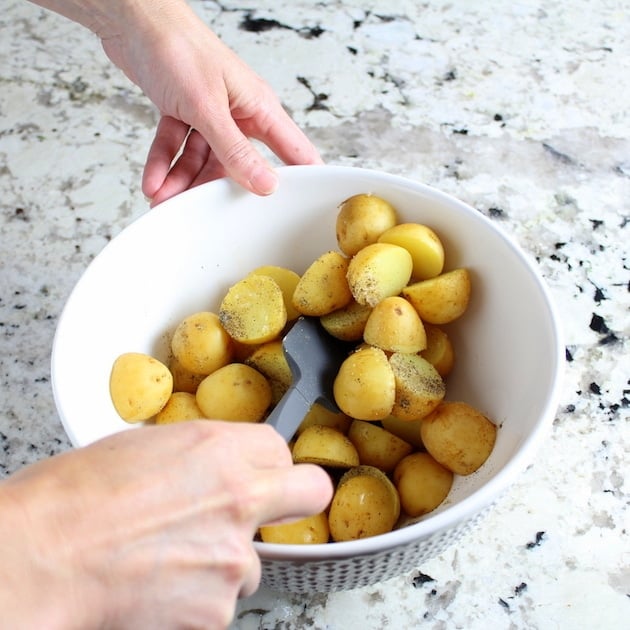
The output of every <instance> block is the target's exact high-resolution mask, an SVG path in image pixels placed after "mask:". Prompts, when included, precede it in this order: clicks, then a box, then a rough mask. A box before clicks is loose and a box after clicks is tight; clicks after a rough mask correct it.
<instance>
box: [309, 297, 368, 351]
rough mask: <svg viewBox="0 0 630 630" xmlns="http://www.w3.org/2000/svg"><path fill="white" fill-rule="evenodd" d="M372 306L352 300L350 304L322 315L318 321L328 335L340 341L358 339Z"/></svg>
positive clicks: (360, 337)
mask: <svg viewBox="0 0 630 630" xmlns="http://www.w3.org/2000/svg"><path fill="white" fill-rule="evenodd" d="M371 312H372V307H371V306H369V305H367V304H359V303H358V302H355V301H354V300H352V302H350V304H348V305H347V306H344V307H343V308H340V309H337V310H336V311H333V312H332V313H328V314H326V315H322V316H321V317H320V321H321V323H322V326H323V328H324V330H325V331H326V332H328V334H329V335H332V336H333V337H335V338H337V339H341V340H342V341H359V340H360V339H362V338H363V331H364V330H365V324H366V322H367V320H368V317H369V316H370V313H371Z"/></svg>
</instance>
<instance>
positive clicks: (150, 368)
mask: <svg viewBox="0 0 630 630" xmlns="http://www.w3.org/2000/svg"><path fill="white" fill-rule="evenodd" d="M172 392H173V376H172V375H171V373H170V371H169V369H168V368H167V367H166V365H164V364H163V363H162V362H160V361H158V360H157V359H154V358H153V357H151V356H149V355H147V354H142V353H140V352H127V353H125V354H121V355H120V356H119V357H118V358H117V359H116V360H115V361H114V364H113V365H112V369H111V373H110V378H109V393H110V396H111V399H112V403H113V404H114V408H115V409H116V411H117V412H118V415H119V416H120V417H121V418H122V419H123V420H125V421H126V422H132V423H133V422H142V421H143V420H148V419H149V418H152V417H153V416H154V415H155V414H156V413H157V412H158V411H160V409H162V407H164V405H165V404H166V402H167V401H168V399H169V397H170V395H171V393H172Z"/></svg>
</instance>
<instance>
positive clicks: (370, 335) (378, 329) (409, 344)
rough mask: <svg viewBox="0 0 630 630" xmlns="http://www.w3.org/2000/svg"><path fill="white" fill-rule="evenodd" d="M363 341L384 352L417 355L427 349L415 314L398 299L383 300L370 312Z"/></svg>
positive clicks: (422, 329) (420, 323)
mask: <svg viewBox="0 0 630 630" xmlns="http://www.w3.org/2000/svg"><path fill="white" fill-rule="evenodd" d="M363 339H364V340H365V342H366V343H369V344H370V345H372V346H376V347H377V348H381V349H382V350H385V351H387V352H408V353H412V352H420V350H424V349H425V348H426V345H427V336H426V333H425V332H424V325H423V324H422V320H421V319H420V316H419V315H418V312H417V311H416V309H415V308H414V307H413V306H412V305H411V304H410V303H409V302H408V301H407V300H405V298H402V297H400V296H398V295H393V296H390V297H386V298H385V299H384V300H382V301H381V302H379V303H378V304H377V305H376V306H375V307H374V308H373V309H372V312H371V313H370V316H369V317H368V320H367V322H366V324H365V330H364V332H363Z"/></svg>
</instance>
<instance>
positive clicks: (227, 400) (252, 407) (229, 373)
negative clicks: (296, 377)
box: [196, 363, 271, 422]
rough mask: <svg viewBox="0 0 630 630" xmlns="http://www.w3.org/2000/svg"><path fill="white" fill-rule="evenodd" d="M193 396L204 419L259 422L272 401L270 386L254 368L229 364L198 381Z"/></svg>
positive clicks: (241, 364) (239, 364)
mask: <svg viewBox="0 0 630 630" xmlns="http://www.w3.org/2000/svg"><path fill="white" fill-rule="evenodd" d="M196 398H197V404H198V405H199V409H201V411H202V413H203V415H204V416H205V417H206V418H212V419H216V420H233V421H236V422H259V421H260V420H262V419H263V417H264V415H265V412H266V411H267V409H268V407H269V405H270V404H271V385H269V382H268V381H267V379H266V378H265V377H264V376H263V375H262V374H261V373H260V372H258V371H257V370H255V369H254V368H252V367H249V366H248V365H245V364H243V363H230V364H228V365H225V366H223V367H222V368H219V369H218V370H216V371H214V372H213V373H212V374H209V375H208V376H206V378H204V379H203V381H201V383H199V387H198V388H197V394H196Z"/></svg>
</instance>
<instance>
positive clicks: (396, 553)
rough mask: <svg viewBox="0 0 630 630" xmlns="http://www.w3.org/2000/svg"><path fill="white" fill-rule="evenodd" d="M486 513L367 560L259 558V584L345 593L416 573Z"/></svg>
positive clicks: (277, 588) (284, 589) (292, 590)
mask: <svg viewBox="0 0 630 630" xmlns="http://www.w3.org/2000/svg"><path fill="white" fill-rule="evenodd" d="M489 509H490V508H486V509H485V510H483V511H482V512H480V513H478V514H476V515H475V516H474V517H472V518H470V519H467V520H465V521H463V522H461V523H460V524H459V525H457V526H455V527H453V528H450V529H448V530H445V531H442V532H438V533H436V534H434V535H432V536H430V537H429V538H424V539H422V540H419V541H418V542H416V543H414V544H408V545H405V546H401V547H395V548H393V549H389V550H387V551H383V552H381V553H377V554H373V555H370V556H357V557H353V558H335V559H331V560H321V561H314V562H303V563H300V562H291V561H288V560H270V559H265V558H262V560H261V561H262V578H261V581H262V583H263V584H264V585H265V586H267V587H269V588H270V589H273V590H275V591H279V592H289V593H311V594H312V593H318V592H320V593H321V592H327V593H329V592H333V591H347V590H351V589H354V588H359V587H362V586H370V585H372V584H376V583H377V582H383V581H385V580H388V579H390V578H393V577H397V576H399V575H402V574H403V573H406V572H408V571H412V570H414V569H417V568H418V566H419V565H421V564H422V563H423V562H426V561H427V560H430V559H431V558H434V557H435V556H438V555H440V554H441V553H443V552H444V551H445V550H446V549H447V548H448V547H450V546H451V545H453V544H455V543H456V542H457V541H458V540H460V539H461V538H462V536H464V534H466V533H467V532H469V531H471V530H472V529H473V528H475V527H477V525H478V524H479V522H480V521H481V520H482V519H483V518H484V517H485V515H486V514H487V513H488V511H489ZM331 544H334V543H331Z"/></svg>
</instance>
